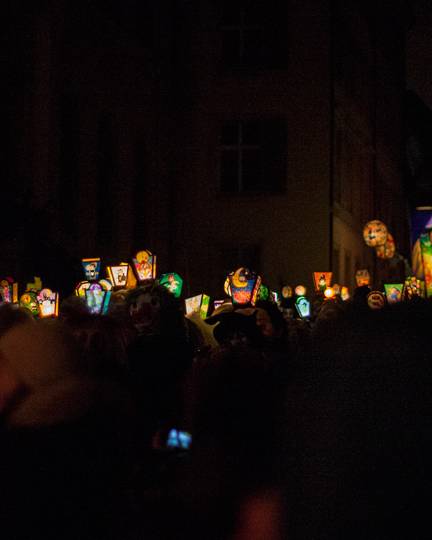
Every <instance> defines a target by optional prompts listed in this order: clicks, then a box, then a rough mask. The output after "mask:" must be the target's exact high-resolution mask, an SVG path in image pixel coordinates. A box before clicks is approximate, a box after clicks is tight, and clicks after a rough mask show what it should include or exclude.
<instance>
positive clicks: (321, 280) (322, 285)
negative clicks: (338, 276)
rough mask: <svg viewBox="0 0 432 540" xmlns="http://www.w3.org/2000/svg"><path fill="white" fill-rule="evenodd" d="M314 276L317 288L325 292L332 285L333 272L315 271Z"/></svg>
mask: <svg viewBox="0 0 432 540" xmlns="http://www.w3.org/2000/svg"><path fill="white" fill-rule="evenodd" d="M313 278H314V284H315V290H316V291H321V292H324V291H325V290H326V289H327V288H328V287H330V286H331V278H332V272H314V273H313Z"/></svg>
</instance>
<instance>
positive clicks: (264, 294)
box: [257, 283, 270, 300]
mask: <svg viewBox="0 0 432 540" xmlns="http://www.w3.org/2000/svg"><path fill="white" fill-rule="evenodd" d="M269 296H270V290H269V288H268V287H267V285H264V283H261V285H260V288H259V289H258V295H257V300H268V299H269Z"/></svg>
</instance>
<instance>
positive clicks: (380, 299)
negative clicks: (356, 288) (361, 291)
mask: <svg viewBox="0 0 432 540" xmlns="http://www.w3.org/2000/svg"><path fill="white" fill-rule="evenodd" d="M367 304H368V306H369V307H370V309H382V308H383V307H384V306H385V296H384V295H383V293H382V292H380V291H371V292H370V293H369V294H368V295H367Z"/></svg>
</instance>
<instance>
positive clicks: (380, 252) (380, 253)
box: [375, 233, 396, 259]
mask: <svg viewBox="0 0 432 540" xmlns="http://www.w3.org/2000/svg"><path fill="white" fill-rule="evenodd" d="M375 253H376V256H377V257H379V258H380V259H392V258H393V257H394V255H395V253H396V244H395V241H394V239H393V236H392V235H391V234H390V233H388V234H387V240H386V241H385V243H384V245H382V246H377V247H376V248H375Z"/></svg>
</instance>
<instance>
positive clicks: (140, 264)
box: [132, 249, 156, 283]
mask: <svg viewBox="0 0 432 540" xmlns="http://www.w3.org/2000/svg"><path fill="white" fill-rule="evenodd" d="M132 262H133V267H134V270H135V273H136V277H137V280H138V282H139V283H143V282H144V281H148V280H149V279H155V278H156V255H153V254H152V252H151V251H149V250H147V249H144V250H142V251H138V253H137V254H136V255H135V257H132Z"/></svg>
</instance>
